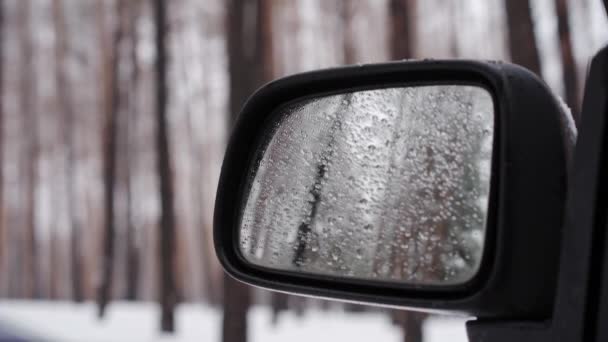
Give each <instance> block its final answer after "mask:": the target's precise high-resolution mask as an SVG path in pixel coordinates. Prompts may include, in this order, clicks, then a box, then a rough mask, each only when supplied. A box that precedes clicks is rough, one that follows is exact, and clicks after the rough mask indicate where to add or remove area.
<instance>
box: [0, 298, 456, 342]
mask: <svg viewBox="0 0 608 342" xmlns="http://www.w3.org/2000/svg"><path fill="white" fill-rule="evenodd" d="M249 315H250V316H249V322H250V323H249V324H250V328H249V329H250V330H249V337H250V341H252V342H275V341H276V342H279V341H280V342H283V341H290V342H299V341H303V342H304V341H305V342H310V341H319V342H320V341H351V342H357V341H365V342H369V341H383V342H391V341H395V342H396V341H401V340H402V338H401V331H400V330H399V329H398V328H397V327H395V326H393V325H392V324H391V322H390V320H389V319H388V317H387V316H386V315H383V314H380V313H345V312H342V311H337V310H330V311H320V310H318V309H310V310H308V311H306V312H305V314H304V315H303V316H302V317H296V316H295V314H293V313H292V312H285V313H282V314H281V316H280V317H279V320H278V322H277V324H276V325H273V323H272V313H271V312H270V310H269V309H268V308H266V307H254V308H253V309H252V310H251V311H250V313H249ZM220 323H221V312H220V311H218V310H215V309H213V308H209V307H206V306H202V305H196V304H185V305H181V306H179V308H178V310H177V332H176V333H175V334H171V335H168V334H165V335H163V334H159V333H158V307H157V306H156V305H155V304H153V303H143V304H142V303H136V304H132V303H124V302H118V303H112V304H111V305H110V307H109V311H108V315H107V317H106V318H105V319H104V320H101V321H100V320H98V319H97V317H96V308H95V306H94V305H93V304H91V303H86V304H80V305H78V304H72V303H67V302H41V301H35V302H34V301H0V330H1V329H3V328H10V330H11V331H10V332H11V333H13V334H17V335H18V336H22V337H26V338H28V340H30V341H40V340H42V341H60V342H83V341H87V342H123V341H124V342H127V341H128V342H154V341H158V342H185V341H205V342H206V341H220ZM424 330H425V333H426V342H445V341H448V342H459V341H463V342H464V341H467V339H466V335H465V329H464V320H463V319H461V318H459V319H457V318H448V317H437V318H432V319H429V320H427V322H426V323H425V326H424ZM0 340H1V335H0Z"/></svg>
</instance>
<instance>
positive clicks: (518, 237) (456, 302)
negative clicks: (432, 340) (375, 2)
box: [214, 60, 574, 319]
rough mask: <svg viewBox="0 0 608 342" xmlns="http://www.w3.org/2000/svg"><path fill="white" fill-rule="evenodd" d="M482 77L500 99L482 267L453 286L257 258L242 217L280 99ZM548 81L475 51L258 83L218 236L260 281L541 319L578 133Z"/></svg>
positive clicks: (354, 298)
mask: <svg viewBox="0 0 608 342" xmlns="http://www.w3.org/2000/svg"><path fill="white" fill-rule="evenodd" d="M421 84H423V85H434V84H463V85H475V86H480V87H483V88H484V89H486V90H488V91H489V92H490V93H491V94H492V97H493V100H494V108H495V116H494V120H495V122H494V127H495V133H494V142H493V144H494V146H493V152H492V153H493V155H492V166H491V169H492V174H491V184H490V206H489V216H488V220H487V227H486V232H487V233H486V236H487V237H486V244H485V246H484V251H483V259H482V263H481V266H480V270H479V272H478V273H477V275H476V276H475V277H474V278H473V279H472V280H471V281H469V282H467V283H465V284H462V285H458V286H451V287H445V288H437V289H429V288H428V287H425V286H412V285H409V286H405V285H401V284H395V283H393V284H391V283H379V282H374V281H365V280H354V279H344V278H336V277H332V276H322V275H310V274H294V273H293V272H291V273H290V272H283V271H278V270H272V269H268V268H263V267H260V266H256V265H252V264H251V263H249V262H247V261H246V259H245V258H244V257H243V256H242V255H241V254H240V251H239V243H238V229H239V224H240V220H241V217H242V212H243V208H244V198H246V197H247V192H248V191H249V186H248V183H249V182H250V176H251V173H252V165H254V164H255V163H254V161H255V159H256V156H257V155H258V152H259V149H260V148H261V147H262V145H263V144H262V142H263V141H265V140H267V138H268V135H269V134H270V132H271V131H272V127H273V126H275V125H276V122H277V119H278V118H277V117H276V115H273V112H275V109H277V108H279V107H280V106H283V105H284V104H286V103H289V102H293V101H296V100H302V99H307V98H313V97H318V96H323V95H328V94H338V93H343V92H348V91H355V90H368V89H378V88H387V87H398V86H401V87H403V86H411V85H421ZM569 120H570V118H569V114H567V113H565V112H564V110H563V108H562V107H561V106H560V104H559V102H558V100H557V99H556V98H555V97H554V96H553V95H552V93H551V92H550V90H549V89H548V88H547V86H546V85H545V84H544V83H543V82H542V81H541V80H540V79H539V78H538V77H536V76H535V75H534V74H532V73H531V72H529V71H527V70H526V69H523V68H521V67H518V66H515V65H512V64H507V63H495V62H477V61H463V60H460V61H404V62H394V63H385V64H374V65H363V66H352V67H344V68H335V69H328V70H322V71H314V72H309V73H304V74H299V75H294V76H290V77H286V78H283V79H280V80H277V81H274V82H271V83H269V84H267V85H265V86H264V87H262V88H261V89H259V90H258V91H257V92H256V93H255V94H254V95H253V96H252V97H251V98H250V99H249V100H248V101H247V103H246V104H245V106H244V107H243V109H242V111H241V113H240V115H239V117H238V120H237V122H236V124H235V127H234V129H233V132H232V135H231V138H230V141H229V144H228V147H227V152H226V155H225V158H224V162H223V165H222V171H221V176H220V181H219V186H218V191H217V197H216V204H215V213H214V244H215V250H216V253H217V256H218V258H219V260H220V262H221V264H222V265H223V267H224V268H225V270H226V271H227V272H228V273H229V274H230V275H231V276H233V277H234V278H236V279H238V280H241V281H243V282H246V283H249V284H252V285H255V286H260V287H263V288H267V289H271V290H277V291H282V292H288V293H294V294H302V295H308V296H315V297H322V298H330V299H338V300H343V301H351V302H360V303H371V304H379V305H385V306H392V307H401V308H409V309H415V310H423V311H436V312H437V311H440V312H451V313H460V314H466V315H472V316H478V317H486V318H513V319H543V318H547V317H549V316H550V315H551V312H552V311H551V310H552V308H553V301H554V295H555V287H556V279H557V272H558V261H559V251H560V238H561V234H562V227H563V211H564V206H565V198H566V185H567V184H566V183H567V171H568V170H567V169H568V166H567V165H568V158H569V153H570V150H571V148H572V145H573V143H574V141H573V140H572V133H571V132H569V129H571V128H570V127H569V126H568V124H567V122H568V121H569Z"/></svg>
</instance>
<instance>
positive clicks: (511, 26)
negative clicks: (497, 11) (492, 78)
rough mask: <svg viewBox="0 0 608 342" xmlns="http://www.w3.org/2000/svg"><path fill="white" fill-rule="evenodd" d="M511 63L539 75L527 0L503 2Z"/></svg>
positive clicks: (537, 55) (532, 23)
mask: <svg viewBox="0 0 608 342" xmlns="http://www.w3.org/2000/svg"><path fill="white" fill-rule="evenodd" d="M505 8H506V13H507V26H508V30H509V38H508V39H509V50H510V51H511V61H512V62H513V63H515V64H519V65H522V66H524V67H526V68H528V69H530V70H531V71H532V72H534V73H536V74H537V75H539V76H540V75H541V70H540V57H539V54H538V48H537V46H536V39H535V34H534V22H533V21H532V13H531V9H530V1H529V0H518V1H514V0H505Z"/></svg>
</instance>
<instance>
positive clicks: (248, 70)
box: [222, 0, 274, 342]
mask: <svg viewBox="0 0 608 342" xmlns="http://www.w3.org/2000/svg"><path fill="white" fill-rule="evenodd" d="M248 8H256V12H255V13H250V12H247V9H248ZM226 13H228V20H227V24H228V27H227V30H228V59H229V60H228V63H229V71H230V75H229V82H230V109H229V110H230V117H229V119H230V126H232V124H233V123H234V121H235V119H236V116H237V114H238V112H239V110H240V109H241V106H242V105H243V103H244V102H245V100H246V99H247V97H249V96H250V95H251V93H252V92H253V91H254V90H255V88H256V87H258V86H259V85H260V84H261V83H262V82H264V81H267V80H269V79H270V78H272V77H273V73H274V69H273V49H272V7H271V2H270V0H243V1H240V0H229V1H228V8H227V11H226ZM252 14H253V15H256V18H247V17H246V16H247V15H252ZM250 19H253V20H250ZM247 23H250V24H253V25H252V26H254V27H249V26H247ZM251 40H255V42H256V44H252V45H253V49H254V51H253V53H248V51H246V47H247V45H249V44H248V42H249V41H251ZM253 66H257V67H253ZM249 292H250V291H249V288H248V287H247V286H246V285H243V284H242V283H239V282H237V281H236V280H234V279H232V278H231V277H230V276H228V275H227V274H225V275H224V294H223V303H224V317H223V322H222V340H223V341H224V342H243V341H246V340H247V311H248V309H249V305H250V300H251V299H250V293H249Z"/></svg>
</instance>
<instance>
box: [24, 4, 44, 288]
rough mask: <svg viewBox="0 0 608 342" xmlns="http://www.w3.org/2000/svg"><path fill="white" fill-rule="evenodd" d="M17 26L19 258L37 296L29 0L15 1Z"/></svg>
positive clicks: (35, 145) (35, 152)
mask: <svg viewBox="0 0 608 342" xmlns="http://www.w3.org/2000/svg"><path fill="white" fill-rule="evenodd" d="M19 11H20V19H21V20H20V21H21V25H22V26H21V29H20V30H19V32H20V37H19V41H20V43H21V47H20V48H21V57H22V61H23V64H22V65H21V70H20V71H21V82H20V95H21V96H20V99H21V103H20V110H21V115H22V120H21V124H22V127H21V133H22V134H23V135H22V136H23V137H26V138H25V141H24V142H23V145H22V148H23V150H22V151H21V155H20V158H21V162H20V163H21V165H20V166H21V167H22V169H21V170H22V171H23V172H24V174H25V178H26V179H25V187H26V189H25V191H24V192H25V203H23V208H24V210H25V211H24V215H25V217H24V218H25V229H24V230H23V232H24V234H25V238H24V240H23V241H25V245H24V246H23V248H24V250H23V258H24V260H26V262H25V272H24V273H23V274H24V275H25V279H24V283H25V284H24V285H25V286H24V287H23V291H24V296H26V297H27V298H37V297H38V296H39V290H38V287H39V284H40V282H39V274H38V249H37V234H36V216H35V208H36V184H37V181H38V180H37V177H38V174H37V167H38V154H39V153H38V146H39V143H38V115H37V113H36V109H35V108H34V103H35V99H36V96H37V94H36V87H35V86H34V84H35V83H34V78H35V74H34V70H35V68H34V42H33V34H32V21H31V3H30V0H24V1H20V2H19Z"/></svg>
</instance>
